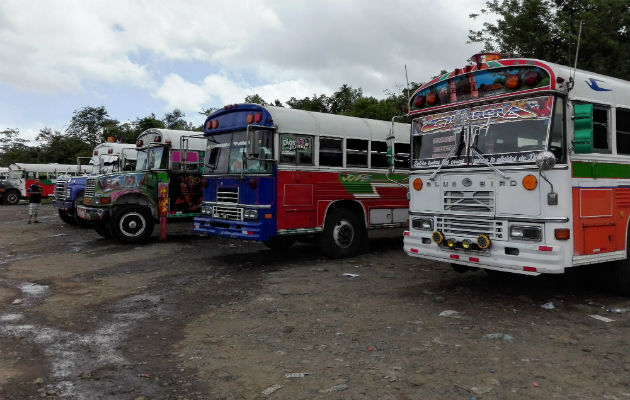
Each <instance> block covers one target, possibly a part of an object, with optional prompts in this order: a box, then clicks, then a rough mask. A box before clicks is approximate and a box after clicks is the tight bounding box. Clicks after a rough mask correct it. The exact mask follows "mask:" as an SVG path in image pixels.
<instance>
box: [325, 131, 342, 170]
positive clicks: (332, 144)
mask: <svg viewBox="0 0 630 400" xmlns="http://www.w3.org/2000/svg"><path fill="white" fill-rule="evenodd" d="M319 165H320V166H325V167H343V140H341V139H334V138H320V139H319Z"/></svg>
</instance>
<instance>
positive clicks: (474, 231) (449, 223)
mask: <svg viewBox="0 0 630 400" xmlns="http://www.w3.org/2000/svg"><path fill="white" fill-rule="evenodd" d="M436 229H437V230H439V231H441V232H442V233H443V234H444V236H445V237H447V238H448V237H449V236H455V237H460V238H462V239H470V238H476V237H477V236H479V235H481V234H483V235H486V236H488V237H489V238H490V239H495V240H496V239H499V240H501V239H506V238H507V222H505V221H495V220H489V219H482V218H454V217H437V219H436Z"/></svg>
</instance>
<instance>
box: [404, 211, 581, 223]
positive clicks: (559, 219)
mask: <svg viewBox="0 0 630 400" xmlns="http://www.w3.org/2000/svg"><path fill="white" fill-rule="evenodd" d="M409 215H412V216H425V215H427V216H432V217H460V218H475V217H476V216H475V215H471V214H443V213H432V212H422V211H409ZM484 217H485V218H492V219H498V220H507V221H517V222H532V223H545V222H569V218H568V217H542V218H530V217H513V216H509V217H506V216H494V217H493V216H484Z"/></svg>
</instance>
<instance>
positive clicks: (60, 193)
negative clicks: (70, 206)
mask: <svg viewBox="0 0 630 400" xmlns="http://www.w3.org/2000/svg"><path fill="white" fill-rule="evenodd" d="M67 187H68V181H66V180H63V179H57V182H55V200H65V199H66V188H67Z"/></svg>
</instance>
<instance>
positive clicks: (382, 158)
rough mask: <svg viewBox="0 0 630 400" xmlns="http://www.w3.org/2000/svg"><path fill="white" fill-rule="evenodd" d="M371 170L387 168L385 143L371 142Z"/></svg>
mask: <svg viewBox="0 0 630 400" xmlns="http://www.w3.org/2000/svg"><path fill="white" fill-rule="evenodd" d="M370 156H371V159H372V164H371V165H372V168H387V143H385V142H377V141H372V148H371V151H370Z"/></svg>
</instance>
